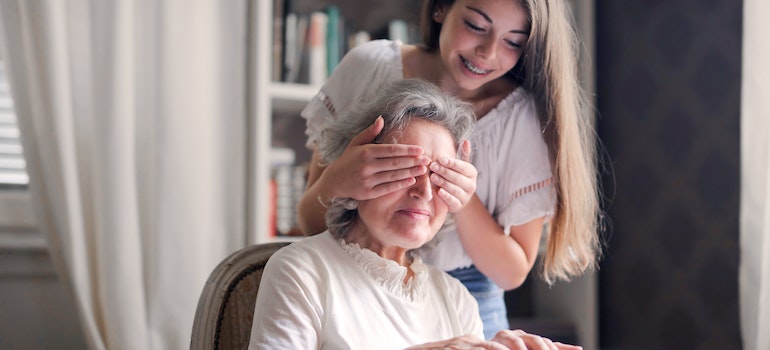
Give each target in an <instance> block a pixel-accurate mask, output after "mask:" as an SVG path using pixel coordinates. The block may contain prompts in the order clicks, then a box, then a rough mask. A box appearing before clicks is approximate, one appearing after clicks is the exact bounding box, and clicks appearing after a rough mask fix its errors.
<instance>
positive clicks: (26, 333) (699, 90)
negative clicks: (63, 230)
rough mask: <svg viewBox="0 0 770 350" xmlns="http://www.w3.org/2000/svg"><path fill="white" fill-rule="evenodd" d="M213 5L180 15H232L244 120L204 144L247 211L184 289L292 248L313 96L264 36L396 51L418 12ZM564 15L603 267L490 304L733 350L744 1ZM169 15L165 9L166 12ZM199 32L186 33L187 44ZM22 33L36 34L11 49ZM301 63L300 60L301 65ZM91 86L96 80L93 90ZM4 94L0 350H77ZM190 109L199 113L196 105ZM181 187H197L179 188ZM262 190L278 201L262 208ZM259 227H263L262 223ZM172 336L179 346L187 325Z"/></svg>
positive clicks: (586, 5)
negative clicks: (231, 156)
mask: <svg viewBox="0 0 770 350" xmlns="http://www.w3.org/2000/svg"><path fill="white" fill-rule="evenodd" d="M285 1H289V0H285ZM74 3H77V2H74ZM161 3H163V2H161ZM169 3H174V1H169ZM215 3H216V2H211V3H210V4H209V5H206V6H200V5H198V6H197V7H196V8H197V9H198V11H204V10H205V11H209V10H213V11H215V12H216V11H221V12H225V11H232V13H233V16H235V17H237V18H239V20H238V22H237V23H236V24H233V26H234V27H237V28H238V30H239V31H240V32H239V33H243V34H244V35H242V36H235V37H234V38H231V39H232V40H233V41H234V42H236V44H238V43H247V45H246V48H245V49H243V50H234V51H233V52H236V53H240V54H242V55H243V58H240V59H237V60H234V61H226V62H225V63H224V64H234V65H237V64H242V65H243V66H244V67H245V68H244V69H243V71H232V72H230V71H227V74H230V75H232V76H236V75H239V74H242V77H241V78H234V79H235V83H234V86H235V88H236V89H240V90H238V91H242V92H239V93H238V94H237V95H235V96H236V97H235V98H234V100H231V99H232V98H233V97H232V96H231V97H228V98H226V99H224V101H234V103H233V104H234V105H236V106H237V108H234V109H232V110H231V111H230V112H233V114H240V115H246V116H248V117H247V119H246V120H245V121H243V122H242V123H241V124H238V126H235V127H233V126H229V127H228V128H226V129H225V130H220V132H222V133H223V135H228V134H227V132H228V130H231V131H236V132H238V134H237V135H238V136H237V139H239V140H240V141H239V142H240V144H242V146H243V149H242V150H241V151H239V152H240V153H236V154H235V155H236V156H238V157H241V158H243V159H244V161H243V162H239V163H237V164H238V165H237V166H236V167H235V169H237V170H240V171H242V173H243V175H242V176H241V177H237V178H236V180H237V181H242V182H244V183H248V185H244V186H243V187H242V188H240V189H236V190H235V191H241V192H242V193H243V194H242V196H243V197H244V198H241V197H236V198H235V200H236V202H238V201H242V202H246V203H248V204H247V206H246V208H245V209H240V210H241V211H243V213H241V214H242V215H240V216H238V217H237V218H238V219H239V220H241V221H243V222H242V223H240V224H238V225H234V230H236V231H237V233H236V234H235V236H234V238H233V237H231V238H228V242H227V243H226V244H222V245H221V246H218V247H217V249H218V250H217V252H216V253H215V254H213V255H211V256H208V257H207V258H206V259H205V263H201V264H200V265H201V268H200V272H199V273H198V274H197V275H196V276H195V277H194V278H191V279H190V281H191V282H189V284H188V285H190V286H195V285H196V283H199V285H201V286H202V281H204V280H205V277H206V276H207V275H208V272H209V271H210V270H211V269H212V268H213V267H214V265H215V263H216V262H217V261H219V259H221V258H223V257H224V256H225V254H227V253H228V252H230V251H233V250H234V249H236V248H237V247H239V246H242V245H244V244H252V243H261V242H267V241H273V240H289V241H290V240H292V239H296V238H294V237H293V236H292V235H293V234H294V233H293V232H292V228H293V225H292V222H291V217H292V215H293V213H292V212H291V208H292V203H293V202H292V199H291V196H293V195H294V194H291V193H293V192H292V191H294V192H296V188H297V187H300V188H301V187H302V186H303V185H304V184H303V183H302V182H301V179H300V178H301V174H302V169H303V166H304V165H305V163H306V162H307V161H308V159H309V154H310V153H309V151H307V150H306V149H305V148H304V141H305V138H304V133H303V132H304V121H303V120H302V119H301V118H299V117H298V112H299V110H300V109H301V108H302V106H303V105H304V103H305V102H306V101H307V100H308V99H309V97H310V96H312V94H313V93H315V91H317V85H316V84H317V82H316V83H314V82H313V80H312V79H314V78H313V76H314V74H317V73H314V72H311V71H308V70H312V68H309V67H305V68H296V69H297V71H296V72H295V73H291V74H296V76H295V77H292V78H287V76H286V73H285V72H283V69H284V68H285V65H283V66H282V65H278V66H273V64H274V63H278V62H276V60H279V61H280V62H283V60H284V59H285V57H284V56H281V53H277V52H276V51H274V50H275V49H274V44H277V40H278V42H280V43H285V42H284V40H286V38H285V37H283V38H281V37H276V36H275V34H276V31H280V32H281V33H284V31H283V29H281V30H278V29H275V28H282V27H281V25H282V24H285V21H286V15H287V14H288V13H295V14H296V15H297V18H295V19H293V21H297V20H299V21H300V22H301V21H302V19H301V18H305V21H307V23H306V25H311V23H312V14H313V13H315V12H317V11H326V10H325V9H328V8H329V7H330V6H334V7H336V8H337V11H339V13H337V16H339V17H338V18H341V19H338V20H340V21H346V24H347V25H348V26H349V29H348V31H349V33H348V34H349V35H355V34H358V35H359V38H360V37H361V36H364V35H368V38H369V39H374V38H381V37H382V38H385V37H391V38H392V37H393V35H399V37H398V38H400V39H401V40H404V41H414V40H415V39H414V37H413V35H414V31H415V29H414V24H415V23H416V22H417V20H418V19H417V13H418V11H419V1H407V0H397V1H389V2H385V3H381V2H369V3H366V2H363V1H299V0H298V1H294V2H293V5H292V7H287V5H286V3H285V2H284V1H273V3H272V4H271V6H267V5H265V4H263V3H261V0H260V1H259V2H257V1H254V2H239V4H240V5H237V6H230V7H235V8H232V9H227V10H221V9H219V8H218V6H216V5H215ZM142 4H143V2H139V1H138V2H137V5H136V8H137V9H138V8H141V7H142V6H145V7H146V5H142ZM572 4H573V8H574V9H575V13H576V15H575V16H576V21H577V22H578V24H579V26H580V34H581V36H582V37H583V42H582V43H581V45H582V46H583V47H584V51H585V52H584V57H583V59H582V62H581V71H582V73H583V80H584V86H586V88H587V90H588V91H589V92H590V93H591V95H592V99H593V104H594V106H595V109H596V129H597V132H598V135H599V138H600V140H601V144H602V147H603V149H604V151H605V152H604V153H603V154H602V155H601V159H602V164H601V166H602V168H601V169H600V174H601V176H602V184H603V186H604V197H605V198H603V199H604V209H605V210H606V215H607V217H606V232H605V233H604V236H603V238H604V242H605V249H604V257H603V260H602V262H601V266H600V270H599V271H598V272H596V273H594V274H591V275H589V276H586V277H584V278H581V279H579V280H577V281H575V282H573V283H558V284H557V285H556V286H554V287H553V288H549V287H548V286H545V285H544V284H543V283H542V282H541V281H540V280H539V279H538V277H537V276H534V275H533V276H531V278H529V279H528V281H527V282H526V283H525V284H524V285H523V286H522V287H521V288H519V289H517V290H515V291H511V292H509V293H508V294H507V300H508V302H509V316H510V318H511V319H512V322H513V324H514V325H521V326H522V327H529V329H528V330H532V331H535V332H540V333H543V334H545V335H549V334H550V335H551V336H552V337H554V338H555V339H564V340H566V341H572V342H576V343H579V344H581V345H583V346H585V347H586V348H587V349H594V348H595V349H598V348H601V349H742V348H744V346H743V345H744V344H743V340H742V336H741V322H740V306H739V305H740V304H739V264H740V261H741V255H740V254H741V250H740V230H739V228H740V225H739V213H740V210H739V209H740V205H741V195H740V194H741V192H740V190H741V187H740V179H741V83H742V58H743V57H742V49H743V47H742V42H743V40H744V37H743V25H744V2H743V1H706V0H700V1H698V0H681V1H656V0H627V1H610V0H598V1H580V0H575V1H573V2H572ZM89 6H90V7H89ZM54 7H56V6H54ZM81 7H85V8H89V9H90V10H89V11H88V12H89V14H90V16H93V17H91V19H92V21H93V22H94V23H96V22H99V21H100V20H99V19H98V18H99V15H100V11H99V9H100V7H99V6H96V5H93V4H91V5H88V3H86V5H81ZM116 7H118V6H116ZM184 7H185V5H184V2H180V3H177V5H173V6H172V5H168V6H167V7H166V10H169V9H176V10H181V9H184ZM35 9H36V6H26V5H18V4H17V5H14V4H13V2H12V1H5V0H3V3H2V4H0V27H3V28H5V29H4V35H5V36H6V37H7V38H9V37H13V33H12V32H11V30H10V29H9V28H11V27H12V26H13V25H16V24H17V23H15V22H14V23H10V22H12V21H13V19H14V18H17V19H18V18H34V17H25V16H29V13H30V11H32V10H35ZM277 9H283V10H282V11H283V12H282V13H281V12H280V11H277ZM59 10H62V9H59ZM268 10H270V11H271V12H270V13H266V12H267V11H268ZM62 11H63V13H64V14H65V15H64V17H63V18H66V14H67V13H68V11H69V12H75V10H72V9H70V10H66V9H64V10H62ZM134 11H137V10H136V9H134ZM44 12H45V11H44ZM159 12H162V11H159ZM167 12H168V11H167ZM178 13H179V16H186V15H190V14H189V13H187V14H186V13H185V12H184V11H180V12H178ZM201 13H202V12H201ZM327 15H329V13H328V12H327ZM331 15H332V16H334V14H333V13H332V14H331ZM201 16H204V15H201ZM41 18H48V17H45V16H42V17H41ZM51 18H54V17H51ZM192 18H194V17H192ZM219 18H224V17H219ZM278 19H280V21H278ZM328 20H329V18H328V17H327V21H328ZM2 21H5V23H3V22H2ZM19 22H20V23H22V24H21V25H23V22H24V21H23V20H22V21H19ZM161 22H162V21H161ZM161 22H158V23H161ZM276 22H280V23H276ZM194 24H195V22H194V21H188V22H186V23H185V24H184V25H194ZM27 25H28V24H27ZM184 25H182V26H181V27H180V28H184ZM32 28H33V29H34V28H35V26H34V25H33V26H32ZM153 28H155V29H158V28H157V27H152V26H150V28H148V29H141V26H137V27H136V28H135V30H137V31H139V32H141V31H142V30H147V31H151V30H152V29H153ZM76 29H77V28H76ZM161 29H162V28H161ZM179 30H183V29H179ZM204 30H205V27H204V29H200V28H198V29H197V31H196V33H197V35H201V34H202V33H203V31H204ZM73 32H77V30H73ZM358 32H362V33H358ZM363 32H365V33H363ZM35 33H40V31H35V30H32V31H29V32H26V34H25V35H32V36H34V35H35ZM145 34H147V33H145ZM410 35H412V37H410ZM203 36H205V34H204V35H203ZM171 37H173V36H171ZM196 37H197V38H200V37H199V36H196ZM137 38H141V36H138V35H137ZM200 40H201V41H200V43H199V44H200V45H202V46H201V47H199V48H197V49H196V50H197V51H193V52H206V51H208V50H210V49H215V48H216V47H208V46H206V45H205V44H206V43H209V42H216V40H211V38H205V37H204V38H202V39H200ZM207 40H208V41H207ZM297 40H299V39H297ZM362 40H363V39H362ZM163 42H164V41H163V40H161V41H158V43H163ZM13 44H14V43H13V39H6V44H5V46H4V50H6V51H3V52H2V54H3V60H5V59H6V58H7V57H8V53H9V51H7V50H9V47H13ZM236 44H233V45H236ZM217 45H220V46H221V45H225V44H217ZM340 45H342V46H343V47H344V46H345V45H344V44H340ZM347 45H354V44H353V43H352V42H349V43H347ZM193 46H194V45H193ZM281 46H282V47H284V50H287V49H286V45H278V47H281ZM342 50H343V51H342V54H344V50H345V49H344V48H343V49H342ZM33 51H34V50H33ZM11 52H12V51H11ZM185 55H187V54H185ZM170 57H172V58H173V56H170ZM188 57H189V56H188ZM282 57H284V58H282ZM303 59H305V60H307V59H309V58H307V57H304V58H302V57H301V56H300V58H299V60H303ZM215 61H216V60H215ZM139 62H141V60H140V61H139ZM170 62H172V63H171V64H173V61H170ZM217 62H218V63H219V64H222V61H217ZM228 62H229V63H228ZM97 63H98V62H97ZM167 64H168V63H167ZM17 66H18V65H17ZM282 67H283V68H282ZM9 69H11V70H12V69H13V66H12V65H6V68H5V70H4V71H3V74H0V79H2V83H4V84H8V82H9V81H11V82H13V81H14V79H12V78H11V76H12V73H13V72H12V71H9ZM276 69H277V70H278V72H276ZM173 77H174V75H173V74H172V75H167V76H165V78H164V79H172V78H173ZM90 78H91V79H94V81H96V80H98V79H99V76H98V75H94V76H92V77H90ZM287 79H293V80H291V81H289V80H287ZM182 80H183V81H184V83H183V84H190V83H192V84H196V82H197V81H198V80H197V78H196V77H195V76H192V77H189V76H188V77H186V78H184V79H182ZM159 81H160V82H162V81H163V80H159ZM203 82H204V83H206V84H207V83H208V82H207V81H203ZM165 84H166V85H173V84H176V83H174V82H172V83H168V82H166V83H165ZM76 85H77V84H73V86H76ZM5 86H6V87H2V86H0V113H2V114H3V116H2V118H3V119H0V123H2V124H0V128H2V129H0V140H2V143H0V153H3V152H4V153H3V154H7V157H6V158H5V159H6V161H5V162H4V163H0V166H1V167H2V169H3V170H4V171H5V173H4V174H5V176H6V177H4V178H0V180H2V182H3V184H0V349H49V348H50V349H82V348H87V347H88V346H87V345H86V344H89V343H91V342H90V341H88V340H87V339H86V337H85V336H84V335H83V334H84V327H83V325H82V320H81V319H80V318H79V317H78V310H79V307H78V306H77V305H78V303H77V302H76V301H75V297H73V293H72V288H69V287H67V286H66V283H68V282H66V280H67V279H62V278H61V274H60V272H59V271H60V270H59V269H60V268H59V267H55V266H58V265H57V264H55V263H54V262H53V261H55V258H52V257H51V255H50V254H49V248H51V245H50V243H49V238H48V236H47V235H46V234H45V232H43V231H45V230H44V229H43V227H46V226H44V225H41V224H40V221H39V220H38V217H36V214H35V213H34V211H35V210H36V209H34V208H36V206H35V204H34V203H33V201H32V200H31V197H32V196H31V195H30V191H29V185H28V182H29V180H30V178H29V177H26V175H24V174H25V170H24V165H25V162H24V158H23V157H22V156H21V155H20V154H21V144H22V142H20V141H19V140H18V139H19V138H20V136H23V135H25V134H24V133H23V132H22V133H21V134H20V133H19V132H18V131H14V130H16V128H17V126H18V124H22V126H24V121H22V120H20V119H21V118H24V115H23V114H24V113H23V112H22V113H18V110H16V109H15V108H14V100H18V99H19V97H20V96H21V98H22V99H26V98H32V97H30V96H26V97H25V96H24V91H22V89H14V87H13V86H12V87H11V89H9V88H8V87H7V85H5ZM95 86H97V87H98V86H99V85H98V84H96V85H95ZM158 89H160V88H158ZM12 91H13V94H12V93H11V92H12ZM25 91H30V90H25ZM158 91H161V90H158ZM762 94H764V95H766V96H770V94H768V93H767V92H763V93H762ZM137 95H140V96H141V92H138V93H137ZM158 96H164V95H162V94H160V95H158ZM194 96H198V97H201V96H202V98H203V99H205V98H206V95H205V94H203V95H194ZM217 98H220V99H222V98H223V97H222V96H218V97H217ZM16 102H18V101H16ZM225 103H229V102H225ZM16 105H18V103H16ZM31 105H34V103H33V104H31ZM172 110H173V109H172ZM211 110H213V111H215V112H216V108H212V109H211ZM182 111H184V110H182ZM157 113H158V114H157V115H162V112H157ZM140 125H141V124H140ZM225 138H227V137H226V136H225ZM28 142H30V141H26V140H24V142H23V143H24V145H27V143H28ZM35 152H41V153H40V154H45V151H42V150H35ZM43 158H45V157H43ZM41 176H42V175H41ZM33 178H34V177H33ZM215 178H217V177H215ZM252 181H253V182H252ZM268 183H270V184H271V185H268ZM188 185H190V186H196V184H195V182H194V181H191V182H190V183H189V184H188ZM270 186H276V187H270ZM280 186H284V187H286V188H288V189H286V190H285V191H284V190H282V189H279V188H283V187H280ZM292 186H293V187H292ZM268 188H275V189H279V190H278V191H279V192H278V194H275V195H274V196H273V197H267V196H266V195H264V193H265V192H266V191H267V189H268ZM180 191H183V189H182V190H180ZM281 195H284V196H286V197H281ZM281 208H283V209H281ZM271 210H272V211H271ZM282 210H288V212H285V211H282ZM268 212H272V213H273V215H277V217H278V218H277V222H276V221H273V220H276V218H274V217H268V215H269V214H268ZM281 215H283V216H281ZM281 218H283V220H288V222H287V221H283V222H282V221H281V220H282V219H281ZM64 245H65V246H66V242H65V244H64ZM177 254H178V255H180V256H177V259H180V258H181V256H184V259H185V260H187V259H189V257H190V255H189V252H182V253H181V254H180V253H179V252H177ZM166 258H167V259H174V256H167V257H166ZM145 268H146V267H145ZM192 289H193V290H194V292H192V293H191V296H189V298H188V299H189V300H190V301H191V302H192V301H195V300H197V296H198V294H199V289H197V290H195V288H194V287H193V288H192ZM191 302H188V303H187V307H188V308H189V304H190V303H191ZM180 307H181V306H180ZM192 312H194V305H193V310H192ZM189 314H191V313H189ZM181 323H182V324H183V326H180V328H182V329H181V330H180V331H179V332H178V333H179V334H182V333H184V327H188V326H189V325H190V324H191V320H189V319H187V320H184V322H181ZM97 328H98V327H97ZM762 332H766V331H760V333H762ZM179 337H180V338H179V339H178V340H177V341H175V342H171V343H163V344H166V346H160V347H159V348H169V347H178V348H185V347H186V344H188V343H185V340H186V341H188V342H189V338H187V339H185V338H184V336H179ZM161 343H162V342H161ZM153 344H155V345H157V343H153Z"/></svg>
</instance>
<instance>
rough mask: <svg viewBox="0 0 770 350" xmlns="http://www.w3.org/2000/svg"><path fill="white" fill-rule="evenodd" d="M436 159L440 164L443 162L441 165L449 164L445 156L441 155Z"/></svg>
mask: <svg viewBox="0 0 770 350" xmlns="http://www.w3.org/2000/svg"><path fill="white" fill-rule="evenodd" d="M438 161H439V162H440V163H441V164H443V165H448V164H449V158H447V157H441V159H439V160H438Z"/></svg>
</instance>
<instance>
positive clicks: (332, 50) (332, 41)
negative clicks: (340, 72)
mask: <svg viewBox="0 0 770 350" xmlns="http://www.w3.org/2000/svg"><path fill="white" fill-rule="evenodd" d="M325 13H326V17H327V23H326V76H329V75H331V74H332V72H333V71H334V68H335V67H337V63H339V62H340V56H341V55H342V53H343V52H342V44H341V42H342V40H340V36H341V34H342V33H344V28H341V26H342V23H343V20H342V18H341V17H340V10H339V8H337V6H333V5H332V6H329V7H327V8H326V11H325Z"/></svg>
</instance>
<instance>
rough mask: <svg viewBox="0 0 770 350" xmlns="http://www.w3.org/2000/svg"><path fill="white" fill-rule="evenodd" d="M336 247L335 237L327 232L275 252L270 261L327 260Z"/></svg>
mask: <svg viewBox="0 0 770 350" xmlns="http://www.w3.org/2000/svg"><path fill="white" fill-rule="evenodd" d="M335 246H338V245H337V242H336V241H335V239H334V237H332V235H331V234H330V233H329V232H328V231H326V232H323V233H320V234H317V235H314V236H309V237H305V238H302V239H300V240H298V241H295V242H292V243H291V244H289V245H287V246H285V247H283V248H281V249H279V250H278V251H277V252H275V253H274V254H273V256H272V257H271V258H270V260H271V261H272V260H283V261H295V262H299V261H314V260H317V259H324V258H326V255H328V254H334V253H335V251H334V250H335ZM274 258H275V259H274Z"/></svg>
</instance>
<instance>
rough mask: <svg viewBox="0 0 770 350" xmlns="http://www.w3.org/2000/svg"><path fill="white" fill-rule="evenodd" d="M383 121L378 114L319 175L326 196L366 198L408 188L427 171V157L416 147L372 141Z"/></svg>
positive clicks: (380, 129) (380, 128)
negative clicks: (326, 190) (326, 191)
mask: <svg viewBox="0 0 770 350" xmlns="http://www.w3.org/2000/svg"><path fill="white" fill-rule="evenodd" d="M384 123H385V122H384V121H383V119H382V117H378V118H377V119H376V120H375V121H374V123H373V124H372V125H371V126H369V127H368V128H366V129H365V130H364V131H362V132H361V133H359V134H358V135H356V137H354V138H353V139H352V140H351V141H350V144H349V145H348V147H347V148H346V149H345V151H344V152H343V153H342V155H340V157H339V158H337V159H336V160H335V161H334V162H332V163H331V164H329V165H328V166H327V168H326V169H325V170H324V171H323V173H322V174H321V178H322V179H323V181H324V183H326V184H329V185H331V186H329V187H327V188H328V193H327V195H328V197H329V198H333V197H337V198H353V199H356V200H367V199H372V198H377V197H380V196H382V195H385V194H388V193H390V192H393V191H397V190H400V189H403V188H406V187H409V186H411V185H413V184H414V183H415V181H416V180H415V177H416V176H420V175H423V174H425V173H426V172H427V171H428V168H427V166H428V164H430V158H428V157H427V156H425V155H423V149H422V147H419V146H413V145H401V144H372V143H371V142H372V141H373V140H374V139H375V137H377V135H378V134H379V133H380V131H382V128H383V127H384V125H385V124H384Z"/></svg>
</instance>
